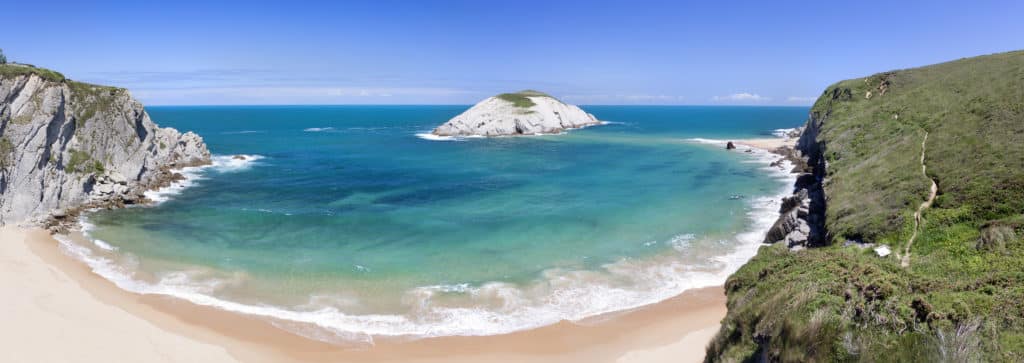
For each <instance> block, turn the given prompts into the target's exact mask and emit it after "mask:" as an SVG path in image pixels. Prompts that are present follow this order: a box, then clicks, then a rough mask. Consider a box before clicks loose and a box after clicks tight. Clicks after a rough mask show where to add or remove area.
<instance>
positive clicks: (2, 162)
mask: <svg viewBox="0 0 1024 363" xmlns="http://www.w3.org/2000/svg"><path fill="white" fill-rule="evenodd" d="M13 155H14V144H12V143H11V140H8V139H7V137H6V136H0V169H7V167H8V166H12V165H14V163H13V161H12V160H11V157H12V156H13Z"/></svg>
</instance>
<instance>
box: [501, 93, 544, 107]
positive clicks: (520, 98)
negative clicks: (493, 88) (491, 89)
mask: <svg viewBox="0 0 1024 363" xmlns="http://www.w3.org/2000/svg"><path fill="white" fill-rule="evenodd" d="M495 97H497V98H500V99H502V100H505V101H508V102H512V104H513V105H515V106H516V107H520V108H530V107H533V106H534V105H535V103H533V101H531V100H530V98H529V97H547V98H552V99H554V97H552V96H551V95H549V94H547V93H544V92H540V91H534V90H523V91H519V92H515V93H502V94H500V95H497V96H495Z"/></svg>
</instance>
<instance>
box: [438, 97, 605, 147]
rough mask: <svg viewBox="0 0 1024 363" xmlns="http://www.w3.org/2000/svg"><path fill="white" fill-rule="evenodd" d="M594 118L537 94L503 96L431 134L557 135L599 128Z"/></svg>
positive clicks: (467, 111)
mask: <svg viewBox="0 0 1024 363" xmlns="http://www.w3.org/2000/svg"><path fill="white" fill-rule="evenodd" d="M599 124H601V121H598V120H597V118H595V117H594V115H591V114H589V113H586V112H584V111H583V110H581V109H580V108H579V107H576V106H573V105H570V104H567V103H564V102H562V101H559V100H558V99H556V98H554V97H552V96H550V95H548V94H546V93H543V92H538V91H532V90H526V91H520V92H516V93H502V94H500V95H497V96H494V97H489V98H487V99H486V100H483V101H481V102H480V103H477V104H476V105H474V106H473V107H471V108H470V109H468V110H466V112H463V113H462V114H459V115H458V116H455V117H454V118H452V119H451V120H448V122H445V123H444V124H443V125H441V126H438V127H437V128H435V129H434V131H432V132H431V133H432V134H434V135H437V136H516V135H542V134H557V133H561V132H563V131H565V130H570V129H578V128H582V127H587V126H593V125H599Z"/></svg>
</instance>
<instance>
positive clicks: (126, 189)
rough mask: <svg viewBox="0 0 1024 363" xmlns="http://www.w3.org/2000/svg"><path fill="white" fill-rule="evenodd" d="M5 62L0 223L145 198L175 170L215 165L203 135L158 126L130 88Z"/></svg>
mask: <svg viewBox="0 0 1024 363" xmlns="http://www.w3.org/2000/svg"><path fill="white" fill-rule="evenodd" d="M0 67H2V68H3V69H0V166H2V169H0V225H3V224H9V223H20V222H23V221H24V222H29V223H33V222H36V223H38V222H41V221H43V220H45V219H47V218H49V217H51V216H52V215H56V216H57V217H63V216H64V215H65V214H66V213H68V212H73V211H74V210H76V209H78V208H80V207H83V206H105V205H112V204H113V205H120V204H131V203H138V202H143V201H144V198H143V197H142V192H143V191H145V190H147V189H149V188H153V187H156V186H158V185H160V184H163V183H167V182H168V181H169V180H170V179H173V178H174V177H175V175H174V173H173V172H172V169H174V168H179V167H184V166H194V165H202V164H207V163H209V162H210V153H209V151H208V150H207V149H206V145H205V144H204V143H203V140H202V138H200V137H199V136H198V135H196V134H194V133H191V132H186V133H184V134H182V133H180V132H178V131H177V130H175V129H171V128H160V127H158V126H157V125H156V124H155V123H153V121H152V120H150V118H149V115H148V114H147V113H146V111H145V110H144V109H143V107H142V104H140V103H139V102H138V101H136V100H135V99H133V98H132V97H131V95H130V94H129V93H128V91H127V90H124V89H120V88H114V87H103V86H96V85H90V84H85V83H80V82H73V81H70V80H66V79H64V78H63V76H61V75H60V74H59V73H56V72H52V71H48V70H44V69H39V68H34V67H30V66H23V65H0Z"/></svg>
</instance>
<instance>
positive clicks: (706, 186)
mask: <svg viewBox="0 0 1024 363" xmlns="http://www.w3.org/2000/svg"><path fill="white" fill-rule="evenodd" d="M465 108H466V106H260V107H234V106H232V107H228V106H223V107H150V108H148V111H149V112H150V115H151V116H152V118H153V119H154V120H155V121H156V122H158V123H159V124H161V125H162V126H171V127H175V128H178V129H179V130H191V131H195V132H197V133H199V134H200V135H202V136H203V137H204V139H205V140H206V142H207V144H208V145H209V147H210V150H211V151H212V152H213V153H214V154H215V155H216V156H215V158H214V159H215V160H214V165H213V166H210V167H202V168H190V169H188V170H186V171H185V172H184V173H185V174H186V175H187V176H188V177H189V178H188V180H186V181H184V182H182V183H179V184H177V185H175V186H172V187H170V188H167V189H164V190H161V191H157V192H153V193H150V197H151V198H152V199H155V200H158V201H159V203H158V204H156V205H154V206H148V207H135V208H127V209H121V210H113V211H99V212H95V213H91V214H88V215H87V216H85V217H84V218H83V220H82V225H83V228H84V230H85V235H86V236H87V237H88V238H89V241H88V243H85V242H74V241H70V240H66V241H64V242H65V247H66V248H67V249H68V250H69V251H70V252H72V253H73V254H75V255H77V256H78V257H80V258H82V259H83V260H85V261H86V262H88V263H89V264H90V265H91V266H92V268H93V269H94V270H95V271H96V272H98V273H99V274H101V275H103V276H104V277H107V278H108V279H111V280H113V281H114V282H115V283H117V284H118V285H119V286H121V287H122V288H125V289H128V290H131V291H135V292H140V293H155V294H167V295H172V296H177V297H180V298H184V299H188V300H191V301H193V302H196V303H199V304H203V305H212V306H217V307H220V308H223V309H227V310H232V311H236V312H240V313H246V314H253V315H258V316H265V317H268V318H273V319H274V322H275V324H277V325H278V326H281V327H282V328H285V329H288V330H291V331H293V332H295V333H298V334H302V335H305V336H308V337H311V338H315V339H320V340H325V341H331V342H352V341H356V342H367V341H371V340H372V339H374V338H376V337H395V336H398V337H414V338H415V337H428V336H441V335H486V334H499V333H506V332H511V331H516V330H522V329H529V328H533V327H538V326H543V325H547V324H552V323H555V322H558V321H561V320H579V319H583V318H586V317H589V316H594V315H598V314H602V313H607V312H612V311H617V310H622V309H628V308H633V307H637V306H642V305H646V304H650V303H654V302H657V301H660V300H663V299H666V298H669V297H671V296H674V295H676V294H678V293H680V292H682V291H684V290H686V289H689V288H696V287H703V286H711V285H715V284H720V283H722V282H723V281H724V280H725V278H726V277H727V276H728V274H729V273H731V272H733V271H735V269H737V268H738V267H739V266H740V265H742V263H744V262H745V261H746V260H747V259H749V258H750V257H751V256H753V254H754V253H755V252H756V249H757V248H758V246H759V242H760V240H761V238H762V237H763V233H764V231H765V230H766V229H767V228H768V226H770V224H771V223H772V222H773V221H774V218H775V217H776V212H777V208H778V203H779V202H778V199H779V196H780V195H782V194H784V193H787V192H789V190H790V186H791V181H792V179H791V176H789V175H788V174H787V173H786V172H785V171H782V170H780V169H779V168H772V167H769V166H768V163H769V162H771V161H774V160H776V159H777V157H773V156H771V155H769V154H766V153H763V152H751V153H746V152H742V150H739V151H733V152H726V151H724V150H723V147H722V145H723V144H721V140H726V139H731V138H752V137H773V136H772V135H773V132H776V130H778V129H784V128H791V127H796V126H798V125H800V124H801V123H802V122H803V120H804V119H805V117H806V113H807V111H808V110H807V108H799V107H647V106H643V107H641V106H592V107H584V108H585V109H586V110H587V111H588V112H591V113H593V114H595V115H596V116H597V117H598V118H599V119H601V120H603V121H608V124H606V125H602V126H596V127H591V128H587V129H582V130H575V131H571V132H568V133H565V134H562V135H548V136H531V137H518V138H489V139H485V138H475V139H461V140H448V141H438V140H429V139H426V138H423V137H421V136H418V134H422V133H425V132H429V130H430V129H431V128H432V127H434V126H436V125H437V124H440V123H442V122H444V121H446V120H447V119H448V118H450V117H452V116H454V115H456V114H458V113H459V112H461V111H463V110H464V109H465ZM715 140H718V141H715ZM233 155H244V160H240V159H237V158H234V157H232V156H233Z"/></svg>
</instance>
